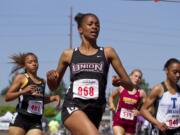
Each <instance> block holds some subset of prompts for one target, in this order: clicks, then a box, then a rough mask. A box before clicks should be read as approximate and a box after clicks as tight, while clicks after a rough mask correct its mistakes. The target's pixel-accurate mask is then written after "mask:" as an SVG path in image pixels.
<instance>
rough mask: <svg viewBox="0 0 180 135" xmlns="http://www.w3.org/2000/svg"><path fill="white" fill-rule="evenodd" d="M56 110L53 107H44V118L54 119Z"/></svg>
mask: <svg viewBox="0 0 180 135" xmlns="http://www.w3.org/2000/svg"><path fill="white" fill-rule="evenodd" d="M57 113H58V112H57V110H56V108H55V107H53V106H46V107H45V109H44V116H45V117H54V116H55V115H56V114H57Z"/></svg>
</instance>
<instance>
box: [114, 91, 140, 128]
mask: <svg viewBox="0 0 180 135" xmlns="http://www.w3.org/2000/svg"><path fill="white" fill-rule="evenodd" d="M140 101H141V97H140V91H139V90H137V92H136V93H135V94H129V93H128V90H126V89H124V90H123V91H122V92H121V93H120V97H119V102H118V107H117V111H116V113H115V115H114V117H113V121H114V124H115V125H116V124H118V123H119V124H127V125H135V124H136V122H137V117H136V116H134V115H133V110H134V109H137V108H138V106H139V103H140Z"/></svg>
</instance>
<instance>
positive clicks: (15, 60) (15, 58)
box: [10, 52, 37, 74]
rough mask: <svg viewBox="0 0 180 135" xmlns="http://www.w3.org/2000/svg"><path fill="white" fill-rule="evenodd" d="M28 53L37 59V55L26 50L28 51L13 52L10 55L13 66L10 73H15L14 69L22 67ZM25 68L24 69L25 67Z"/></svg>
mask: <svg viewBox="0 0 180 135" xmlns="http://www.w3.org/2000/svg"><path fill="white" fill-rule="evenodd" d="M29 55H33V56H34V57H36V59H37V56H36V55H35V54H34V53H32V52H28V53H19V54H13V55H11V56H10V59H11V60H12V62H10V63H12V64H14V65H15V66H14V67H13V68H12V70H11V74H13V73H15V72H16V71H18V70H20V69H22V68H24V66H25V59H26V57H27V56H29ZM25 70H26V69H25Z"/></svg>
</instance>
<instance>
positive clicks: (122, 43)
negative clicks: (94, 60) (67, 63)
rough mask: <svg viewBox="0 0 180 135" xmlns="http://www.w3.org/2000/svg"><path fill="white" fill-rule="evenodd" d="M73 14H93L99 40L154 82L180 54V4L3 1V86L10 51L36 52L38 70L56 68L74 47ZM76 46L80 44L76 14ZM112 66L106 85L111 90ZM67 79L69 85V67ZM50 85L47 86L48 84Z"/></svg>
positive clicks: (0, 50)
mask: <svg viewBox="0 0 180 135" xmlns="http://www.w3.org/2000/svg"><path fill="white" fill-rule="evenodd" d="M179 2H180V0H179ZM71 8H72V15H73V18H74V16H75V15H76V14H77V13H79V12H81V13H89V12H90V13H94V14H96V15H97V16H98V17H99V20H100V24H101V31H100V35H99V38H98V45H99V46H103V47H113V48H114V49H115V50H116V52H117V53H118V55H119V57H120V59H121V61H122V63H123V66H124V68H125V69H126V71H127V72H128V73H130V71H131V70H132V69H134V68H139V69H141V70H142V72H143V78H144V79H145V80H146V82H147V83H148V84H149V86H150V87H153V85H155V84H157V83H159V82H161V81H163V80H164V79H165V73H164V71H163V66H164V64H165V62H166V61H167V60H168V59H169V58H172V57H175V58H178V59H179V58H180V17H179V13H180V3H178V2H177V3H175V2H163V1H160V2H154V1H128V0H111V1H110V0H106V1H105V0H89V1H87V0H63V1H61V0H0V90H2V89H3V88H5V87H6V86H8V85H9V80H11V77H12V76H10V71H11V69H12V66H13V65H12V64H10V63H9V62H10V61H11V60H10V58H9V56H11V55H12V54H18V53H23V52H34V53H35V54H36V55H37V56H38V58H39V64H40V65H39V70H38V75H39V76H40V77H43V78H45V79H46V72H47V71H48V70H51V69H55V68H56V67H57V63H58V59H59V57H60V55H61V53H62V52H63V51H64V50H65V49H67V48H69V47H70V42H69V38H70V36H69V35H70V9H71ZM72 29H73V32H72V40H73V42H72V44H73V48H74V47H78V46H79V45H80V38H79V33H78V31H77V27H76V23H75V21H74V19H73V27H72ZM114 74H115V72H114V70H113V69H112V68H110V71H109V76H108V85H107V89H108V90H112V89H114V87H113V86H112V85H111V77H112V75H114ZM63 80H64V81H65V83H66V85H67V86H68V85H69V70H67V72H66V74H65V75H64V78H63ZM47 90H48V88H47Z"/></svg>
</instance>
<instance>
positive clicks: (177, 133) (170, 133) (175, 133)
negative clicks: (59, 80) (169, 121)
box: [159, 127, 180, 135]
mask: <svg viewBox="0 0 180 135" xmlns="http://www.w3.org/2000/svg"><path fill="white" fill-rule="evenodd" d="M159 135H180V127H179V128H176V129H168V130H166V132H165V133H163V132H161V131H159Z"/></svg>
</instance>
